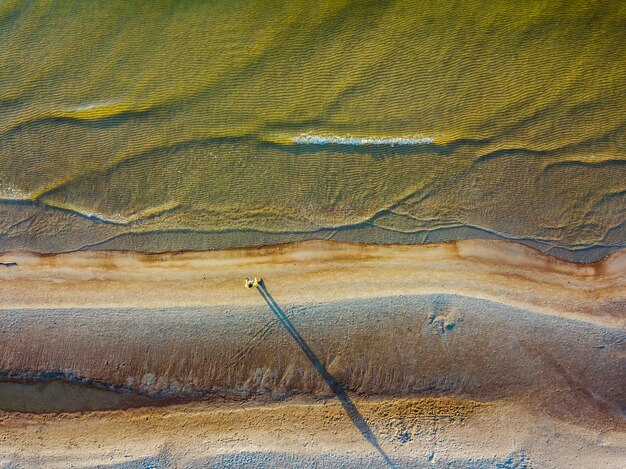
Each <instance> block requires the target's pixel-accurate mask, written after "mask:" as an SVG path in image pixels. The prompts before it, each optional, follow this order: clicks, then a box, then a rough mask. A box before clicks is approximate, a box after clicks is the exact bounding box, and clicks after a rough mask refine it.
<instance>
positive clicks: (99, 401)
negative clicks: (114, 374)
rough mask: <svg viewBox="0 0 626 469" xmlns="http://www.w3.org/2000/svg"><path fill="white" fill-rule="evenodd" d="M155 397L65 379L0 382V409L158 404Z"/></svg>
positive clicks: (75, 409)
mask: <svg viewBox="0 0 626 469" xmlns="http://www.w3.org/2000/svg"><path fill="white" fill-rule="evenodd" d="M158 404H160V402H159V401H158V400H157V399H155V398H150V397H148V396H141V395H136V394H130V393H123V392H116V391H111V390H109V389H103V388H97V387H91V386H86V385H83V384H80V383H72V382H66V381H59V380H54V381H42V382H24V383H21V382H11V381H6V382H0V410H4V411H8V412H32V413H59V412H85V411H92V410H111V409H126V408H129V407H141V406H149V405H158Z"/></svg>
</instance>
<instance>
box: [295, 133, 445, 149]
mask: <svg viewBox="0 0 626 469" xmlns="http://www.w3.org/2000/svg"><path fill="white" fill-rule="evenodd" d="M291 141H292V142H293V143H298V144H305V145H328V144H334V145H356V146H363V145H389V146H392V147H393V146H395V145H425V144H429V143H433V142H434V141H435V139H434V138H432V137H412V138H411V137H361V138H359V137H350V136H340V135H333V136H324V135H311V134H300V135H298V136H296V137H292V138H291Z"/></svg>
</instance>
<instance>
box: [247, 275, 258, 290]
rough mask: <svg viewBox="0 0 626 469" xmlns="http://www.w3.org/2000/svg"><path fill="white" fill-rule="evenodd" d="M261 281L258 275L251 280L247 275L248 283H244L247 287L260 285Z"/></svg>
mask: <svg viewBox="0 0 626 469" xmlns="http://www.w3.org/2000/svg"><path fill="white" fill-rule="evenodd" d="M260 281H261V280H260V279H257V278H256V277H254V280H250V279H249V278H248V277H246V283H245V284H244V285H245V287H246V288H254V287H258V286H259V282H260Z"/></svg>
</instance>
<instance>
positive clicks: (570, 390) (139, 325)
mask: <svg viewBox="0 0 626 469" xmlns="http://www.w3.org/2000/svg"><path fill="white" fill-rule="evenodd" d="M0 260H2V261H5V262H16V263H17V265H16V266H14V267H1V266H0V372H1V373H2V374H3V375H4V377H5V380H11V381H15V380H26V381H33V380H34V381H38V380H39V381H41V380H42V379H44V380H45V379H50V378H59V379H63V380H65V381H66V382H67V381H69V382H77V383H86V384H89V385H91V386H96V387H99V388H101V389H110V390H114V391H115V392H116V393H119V392H123V393H125V394H123V396H126V398H124V399H122V398H120V397H119V396H120V395H119V394H115V396H109V397H104V396H103V397H101V398H100V397H98V395H97V393H96V394H94V391H93V389H92V390H90V391H86V390H85V389H83V390H82V391H81V390H78V391H77V390H71V389H69V388H68V389H66V390H63V389H62V388H59V386H61V385H58V384H55V385H50V386H48V387H44V388H41V385H39V386H40V388H38V389H36V390H33V391H28V390H25V389H26V388H27V387H28V386H26V388H24V389H22V388H19V389H20V391H19V392H18V391H16V389H17V388H15V387H13V388H11V389H12V391H11V392H8V391H7V389H9V388H8V387H6V386H5V387H4V388H2V387H0V409H5V410H16V409H17V410H30V411H38V412H55V413H39V414H33V413H19V412H5V413H4V414H2V417H1V418H2V422H1V423H0V464H3V465H5V466H9V467H12V465H17V466H23V467H31V466H40V467H53V466H57V467H63V466H68V465H74V466H79V467H80V466H96V465H99V464H101V465H115V464H119V465H122V466H123V467H128V466H132V465H135V466H136V467H153V466H157V467H162V466H163V467H164V466H180V467H183V466H186V465H188V466H193V467H195V466H200V465H208V466H213V465H243V464H247V465H250V466H254V467H274V466H283V467H284V466H288V467H302V466H318V467H328V466H339V465H343V466H344V467H353V466H354V467H356V466H361V467H362V466H381V465H385V464H389V462H390V461H391V462H392V463H393V464H395V465H398V466H404V467H416V466H417V467H420V466H428V467H429V466H432V467H458V466H462V467H531V466H532V467H623V465H624V462H625V461H626V441H625V437H626V425H625V422H626V420H625V418H624V408H625V406H626V396H625V393H624V383H625V382H626V371H625V366H624V357H625V351H624V344H625V342H626V333H625V328H624V319H625V315H624V305H625V300H626V275H624V274H625V273H626V252H625V251H620V252H617V253H615V254H614V255H612V256H610V257H608V258H605V259H604V260H603V261H600V262H597V263H594V264H571V263H568V262H565V261H561V260H557V259H555V258H552V257H550V256H547V255H545V254H541V253H539V252H538V251H535V250H533V249H531V248H528V247H525V246H521V245H518V244H514V243H508V242H493V241H462V242H457V243H449V244H444V245H437V246H433V245H430V246H360V245H347V244H339V243H329V242H307V243H302V244H298V245H287V246H278V247H273V248H264V249H259V250H232V251H216V252H202V253H177V254H162V255H157V254H154V255H145V254H132V253H117V252H77V253H69V254H61V255H54V256H39V255H34V254H29V253H7V254H5V255H3V256H1V259H0ZM245 275H249V276H255V275H257V276H263V278H264V279H265V284H266V286H267V291H268V292H269V293H270V294H271V295H272V297H273V298H274V299H275V301H276V302H277V303H278V305H279V306H280V307H281V308H282V311H284V313H285V317H286V318H287V321H288V322H289V324H287V327H293V328H294V329H295V330H296V333H297V334H298V336H299V337H300V340H301V341H302V343H304V345H302V343H301V345H300V346H298V344H297V343H296V342H295V341H294V340H293V337H291V336H290V335H289V334H288V333H287V331H286V329H285V322H284V321H283V323H282V324H281V322H279V320H278V319H277V317H276V316H275V315H274V314H273V313H272V312H271V310H270V309H269V308H268V306H267V305H266V303H265V302H264V299H263V298H262V296H261V295H259V292H258V291H255V290H245V289H244V288H243V276H245ZM304 348H306V349H307V350H310V352H311V353H312V354H314V359H315V360H319V363H320V364H323V365H322V366H324V367H325V368H324V369H325V370H326V371H327V373H328V374H329V375H332V377H333V379H336V381H337V382H338V383H340V384H341V385H342V386H343V387H344V388H345V389H346V390H347V391H348V394H347V395H349V396H351V398H352V399H353V401H354V402H355V403H356V407H357V408H358V409H359V412H360V413H361V414H362V417H363V419H364V420H363V421H364V422H366V424H365V429H366V430H363V426H362V425H363V422H361V423H359V421H358V419H355V418H352V420H351V419H350V418H348V416H347V415H346V413H345V412H344V410H343V409H342V407H341V406H340V405H339V403H338V402H337V401H336V400H335V399H333V394H332V392H331V391H330V389H329V388H328V386H327V384H326V383H325V382H324V380H323V379H322V378H321V376H320V373H318V371H316V369H315V368H314V367H313V366H312V364H311V363H310V360H311V359H309V360H307V357H306V355H305V353H303V349H304ZM13 386H15V385H13ZM63 386H65V385H63ZM73 386H77V385H73ZM3 389H4V397H3V395H2V394H1V393H2V390H3ZM20 392H23V395H24V398H23V399H22V401H20V399H19V393H20ZM101 392H103V393H106V392H109V393H111V392H113V391H101ZM81 393H83V394H81ZM9 395H10V396H11V398H10V399H11V405H9V400H10V399H9V397H7V396H9ZM139 395H140V396H143V397H137V396H139ZM16 396H18V397H17V398H16ZM64 396H65V397H64ZM80 396H83V397H82V398H81V397H80ZM128 396H130V397H128ZM132 396H135V397H134V398H133V397H132ZM3 398H4V401H3ZM133 399H135V401H133ZM146 399H153V401H150V402H149V401H146ZM159 399H161V400H159ZM163 399H165V400H163ZM346 399H348V400H350V398H349V397H347V398H346ZM68 400H71V402H68ZM77 400H82V401H83V402H84V407H83V408H82V409H81V408H77V407H76V401H77ZM172 400H174V401H176V400H178V401H179V403H178V404H175V405H174V404H172ZM131 401H132V402H131ZM3 402H4V404H3ZM99 402H100V403H101V404H102V405H101V406H100V407H99V406H98V403H99ZM350 402H352V401H350ZM70 404H71V405H70ZM147 404H149V405H153V404H158V405H161V407H140V408H130V409H127V410H115V409H116V408H119V409H122V408H126V407H129V406H130V407H134V406H138V405H139V406H145V405H147ZM3 406H4V407H3ZM20 406H22V407H20ZM29 406H30V407H29ZM46 406H47V407H46ZM64 406H65V407H64ZM163 406H164V407H163ZM348 407H349V406H348ZM348 407H346V408H348ZM99 408H102V409H105V408H106V409H111V408H112V409H114V410H106V411H100V410H98V411H93V409H99ZM64 410H65V411H72V412H73V413H61V414H59V413H58V411H64ZM81 411H82V412H81ZM352 417H354V416H352ZM359 425H361V427H359ZM359 428H360V429H361V431H359ZM364 432H365V433H364ZM367 432H371V435H370V437H367V435H366V433H367ZM364 435H365V436H364ZM368 438H369V439H368ZM372 438H374V439H375V440H372ZM372 441H375V442H377V443H376V444H380V447H381V448H382V450H383V451H384V452H385V453H386V454H387V456H388V457H389V460H387V462H385V460H384V459H383V457H382V456H381V454H380V452H379V451H378V450H376V448H375V447H374V446H375V445H373V444H372Z"/></svg>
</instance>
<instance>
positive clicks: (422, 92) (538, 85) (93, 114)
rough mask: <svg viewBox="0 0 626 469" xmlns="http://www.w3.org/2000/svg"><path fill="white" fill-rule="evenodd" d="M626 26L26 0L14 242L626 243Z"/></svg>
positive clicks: (514, 10)
mask: <svg viewBox="0 0 626 469" xmlns="http://www.w3.org/2000/svg"><path fill="white" fill-rule="evenodd" d="M625 44H626V4H624V3H623V2H617V1H616V2H610V1H607V2H602V1H597V2H591V1H563V2H554V1H545V0H543V1H527V2H509V1H506V2H505V1H494V0H489V1H478V0H472V1H463V2H452V1H449V2H442V1H430V2H429V1H426V2H424V1H421V2H411V1H396V2H385V1H371V2H366V1H352V2H349V1H343V2H342V1H338V0H328V1H322V2H304V1H301V2H278V1H263V2H258V1H257V2H255V1H239V2H233V1H211V2H200V1H197V2H193V1H178V2H174V1H172V2H165V1H155V2H129V1H110V0H109V1H78V0H77V1H69V0H65V1H41V2H33V1H4V2H2V3H0V135H1V136H0V197H1V198H2V199H4V202H2V203H1V204H0V230H1V231H0V232H3V233H4V235H3V236H2V238H0V249H11V248H19V247H28V248H31V249H37V250H42V251H59V250H68V249H77V248H81V247H84V246H97V247H103V248H107V247H108V248H125V249H142V250H149V251H150V250H155V251H160V250H164V249H184V248H188V249H200V248H202V249H204V248H215V247H227V246H237V245H247V244H264V243H272V242H280V241H285V240H291V239H304V238H310V237H334V238H335V239H349V240H355V241H364V242H425V241H436V240H444V239H453V238H458V237H474V236H503V237H507V238H514V239H522V240H526V241H527V242H530V243H539V244H540V245H541V246H543V247H544V248H546V249H548V248H550V247H552V246H556V247H557V248H558V247H565V248H569V249H581V248H585V247H589V246H595V247H600V248H603V247H607V246H609V247H611V246H613V247H615V246H618V245H623V244H624V242H625V241H626V229H625V221H626V213H625V212H626V200H625V199H626V156H625V155H624V148H626V93H625V90H626V65H625V64H626V47H624V45H625ZM368 139H370V140H368ZM371 139H378V140H377V141H372V140H371ZM390 139H396V140H390ZM430 139H432V141H430ZM392 143H393V145H392ZM53 207H54V208H53ZM59 209H62V210H59ZM553 252H556V253H557V254H561V255H566V254H565V251H560V250H559V249H556V250H555V251H553ZM589 252H595V251H589ZM598 252H599V253H603V252H606V251H605V250H600V251H598ZM594 255H596V254H591V256H592V257H593V256H594ZM576 256H578V257H579V258H580V256H583V257H584V254H582V253H580V254H577V255H576Z"/></svg>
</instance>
